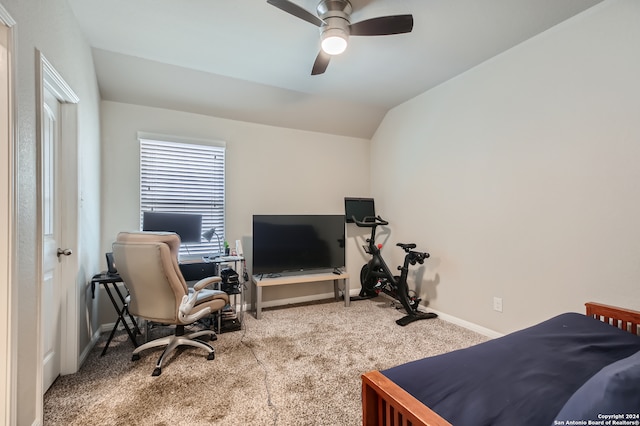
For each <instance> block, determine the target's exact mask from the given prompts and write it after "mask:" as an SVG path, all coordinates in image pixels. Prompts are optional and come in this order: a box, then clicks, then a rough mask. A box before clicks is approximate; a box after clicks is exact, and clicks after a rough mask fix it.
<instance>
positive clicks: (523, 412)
mask: <svg viewBox="0 0 640 426" xmlns="http://www.w3.org/2000/svg"><path fill="white" fill-rule="evenodd" d="M638 351H640V337H638V336H635V335H633V334H631V333H627V332H625V331H622V330H618V329H617V328H615V327H612V326H610V325H608V324H605V323H603V322H600V321H597V320H595V319H593V318H590V317H587V316H585V315H581V314H576V313H567V314H562V315H559V316H557V317H554V318H552V319H550V320H547V321H545V322H542V323H540V324H538V325H535V326H533V327H529V328H526V329H524V330H521V331H518V332H515V333H511V334H508V335H506V336H504V337H500V338H498V339H493V340H491V341H488V342H485V343H481V344H479V345H475V346H472V347H470V348H467V349H461V350H458V351H454V352H450V353H447V354H443V355H438V356H434V357H430V358H424V359H421V360H418V361H414V362H410V363H407V364H403V365H400V366H397V367H394V368H390V369H388V370H384V371H382V374H384V375H385V376H387V377H388V378H389V379H391V380H392V381H393V382H395V383H396V384H398V385H399V386H400V387H401V388H403V389H405V390H406V391H407V392H409V393H410V394H411V395H413V396H414V397H415V398H417V399H418V400H420V401H421V402H422V403H423V404H425V405H426V406H428V407H429V408H431V409H432V410H433V411H435V412H436V413H438V414H439V415H440V416H442V417H443V418H445V419H446V420H447V421H449V422H450V423H451V424H453V425H455V426H485V425H486V426H489V425H491V426H498V425H505V426H506V425H509V426H513V425H518V426H526V425H531V426H540V425H550V424H552V423H553V420H554V418H555V416H556V414H558V412H559V411H560V409H561V408H562V406H563V405H564V403H565V402H566V401H567V400H568V399H569V398H570V397H571V395H572V394H573V393H574V392H575V391H576V390H577V389H578V388H580V386H581V385H582V384H583V383H584V382H586V381H587V380H588V379H589V378H590V377H591V376H593V375H594V374H595V373H597V372H598V371H599V370H600V369H602V368H603V367H604V366H606V365H608V364H611V363H613V362H615V361H618V360H620V359H622V358H626V357H628V356H630V355H632V354H634V353H636V352H638Z"/></svg>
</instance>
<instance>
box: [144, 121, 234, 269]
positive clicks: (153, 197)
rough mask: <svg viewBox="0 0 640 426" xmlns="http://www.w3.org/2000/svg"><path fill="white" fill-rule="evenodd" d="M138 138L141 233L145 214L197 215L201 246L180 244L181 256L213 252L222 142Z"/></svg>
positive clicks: (219, 228) (219, 220) (220, 206)
mask: <svg viewBox="0 0 640 426" xmlns="http://www.w3.org/2000/svg"><path fill="white" fill-rule="evenodd" d="M138 138H139V139H140V229H142V218H143V213H144V212H167V213H192V214H200V215H202V232H203V234H205V235H206V237H203V238H202V242H201V243H189V244H184V243H183V244H182V246H181V247H180V255H181V256H193V257H199V256H203V255H205V256H208V255H211V254H212V253H218V252H219V251H220V248H219V247H221V246H222V244H223V242H224V238H225V222H224V206H225V190H224V188H225V180H224V176H225V146H224V143H223V142H214V141H193V140H183V139H180V138H172V137H160V136H157V135H147V134H142V133H141V134H139V136H138ZM211 229H213V230H214V231H215V234H213V235H211V232H210V230H211ZM207 231H209V233H208V234H207Z"/></svg>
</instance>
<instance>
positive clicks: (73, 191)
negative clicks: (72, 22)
mask: <svg viewBox="0 0 640 426" xmlns="http://www.w3.org/2000/svg"><path fill="white" fill-rule="evenodd" d="M45 87H46V88H47V89H48V90H49V91H50V92H51V93H53V94H54V96H55V97H56V98H57V99H58V101H59V102H60V118H59V123H60V146H61V147H62V150H64V155H59V156H58V158H59V168H60V170H61V171H62V172H63V173H64V178H63V179H61V180H62V182H63V183H69V185H66V186H65V191H63V192H61V193H60V194H58V195H56V196H59V197H62V198H61V199H60V201H61V203H60V204H61V205H63V206H64V214H63V215H62V218H63V219H62V222H61V230H62V237H61V239H60V241H58V244H60V247H65V248H71V249H72V250H73V255H72V256H69V257H68V258H67V259H65V262H64V264H63V266H62V268H61V282H62V306H61V315H62V318H61V324H62V330H61V332H62V333H61V336H60V339H61V345H60V373H61V374H70V373H75V372H76V371H77V370H78V368H79V365H78V363H79V336H78V333H79V323H78V321H79V313H80V312H79V301H80V300H79V299H80V296H79V291H80V290H79V288H78V285H77V283H76V281H77V271H78V255H79V251H80V250H79V247H78V225H77V222H78V221H77V217H78V155H77V153H78V110H77V104H78V102H79V101H80V99H79V98H78V96H77V95H76V94H75V92H74V91H73V89H71V87H70V86H69V85H68V84H67V83H66V81H65V80H64V78H62V76H61V75H60V74H59V73H58V71H56V69H55V68H54V67H53V65H52V64H51V63H50V62H49V61H48V60H47V58H46V57H45V56H44V54H43V53H42V52H41V51H40V50H38V49H36V104H37V108H36V135H37V153H36V163H37V172H36V174H37V178H36V182H37V184H36V187H37V190H36V193H37V194H36V202H37V216H38V219H37V222H38V223H37V231H36V232H37V235H38V247H37V248H36V250H37V251H36V255H37V262H36V264H37V269H38V270H37V277H38V291H37V292H36V297H37V299H38V300H37V301H36V303H37V306H38V309H37V312H38V314H37V316H38V318H36V324H37V326H36V327H37V333H36V334H37V347H38V360H39V363H40V365H39V369H38V375H37V383H36V388H37V389H42V385H43V383H42V377H43V372H42V356H43V348H42V330H41V327H40V324H41V314H42V313H41V311H40V306H41V303H42V300H41V297H40V296H41V288H40V285H41V282H40V279H41V277H42V270H43V268H42V262H43V258H42V250H43V239H42V231H43V226H42V224H43V203H42V196H43V191H42V161H43V157H42V135H43V129H42V114H43V111H42V109H43V104H44V92H45ZM38 405H39V407H40V408H39V409H40V410H42V404H38ZM38 417H40V418H41V417H42V413H38Z"/></svg>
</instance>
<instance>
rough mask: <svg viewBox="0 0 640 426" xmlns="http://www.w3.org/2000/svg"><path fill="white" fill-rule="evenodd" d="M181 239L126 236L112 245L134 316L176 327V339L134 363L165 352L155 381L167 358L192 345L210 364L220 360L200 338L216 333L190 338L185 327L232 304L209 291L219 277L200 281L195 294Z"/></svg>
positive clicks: (144, 346) (146, 346)
mask: <svg viewBox="0 0 640 426" xmlns="http://www.w3.org/2000/svg"><path fill="white" fill-rule="evenodd" d="M179 249H180V237H179V236H178V235H177V234H175V233H172V232H121V233H119V234H118V237H117V239H116V242H115V243H113V256H114V260H115V264H116V265H117V268H118V273H119V274H120V277H121V278H122V281H123V282H124V284H125V285H126V286H127V289H128V290H129V294H130V296H129V297H130V300H129V301H128V309H129V312H130V313H131V314H132V315H134V316H136V317H140V318H143V319H145V320H147V321H151V322H153V323H160V324H166V325H175V326H176V329H175V334H173V335H171V336H167V337H162V338H159V339H156V340H152V341H149V342H147V343H144V344H142V345H140V346H138V347H137V348H136V349H135V350H134V351H133V355H132V357H131V360H132V361H136V360H138V359H140V355H139V354H140V352H142V351H144V350H146V349H149V348H154V347H158V346H166V347H165V349H164V351H163V352H162V355H160V358H159V359H158V362H157V363H156V368H155V369H154V370H153V374H152V376H159V375H160V373H161V372H162V363H163V361H164V360H165V358H166V357H167V356H168V355H169V354H170V353H171V352H172V351H173V350H174V349H175V348H176V347H178V346H180V345H189V346H195V347H198V348H202V349H205V350H207V351H208V352H209V355H208V357H207V359H209V360H212V359H214V358H215V352H214V349H213V347H212V346H211V345H209V344H208V343H206V342H203V341H202V340H195V339H196V338H199V337H203V336H209V338H210V339H211V340H215V338H216V335H215V333H214V332H213V331H212V330H204V331H199V332H195V333H190V334H185V330H184V329H185V326H186V325H189V324H193V323H194V322H196V321H198V320H199V319H201V318H203V317H205V316H207V315H210V314H211V313H213V312H216V311H219V310H221V309H222V308H224V306H225V305H226V304H228V303H229V296H227V294H226V293H224V292H223V291H218V290H208V289H205V287H206V286H208V285H211V284H214V283H219V282H220V281H221V278H220V277H209V278H204V279H202V280H200V281H198V282H197V283H196V284H195V285H194V286H193V289H189V288H188V287H187V283H186V282H185V280H184V277H183V276H182V273H181V272H180V268H179V266H178V250H179Z"/></svg>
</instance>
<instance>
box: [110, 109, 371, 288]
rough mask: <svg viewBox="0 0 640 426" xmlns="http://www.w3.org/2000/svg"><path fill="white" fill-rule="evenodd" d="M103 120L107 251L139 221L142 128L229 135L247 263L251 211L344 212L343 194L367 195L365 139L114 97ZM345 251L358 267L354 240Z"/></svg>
mask: <svg viewBox="0 0 640 426" xmlns="http://www.w3.org/2000/svg"><path fill="white" fill-rule="evenodd" d="M101 119H102V120H101V123H102V143H103V145H102V165H103V185H102V197H103V198H102V203H103V206H104V209H103V221H102V234H101V241H102V242H101V246H102V250H103V251H110V248H111V244H112V242H113V241H114V239H115V237H116V235H117V233H118V232H119V231H122V230H135V229H138V227H139V197H140V196H139V143H138V139H137V132H138V131H143V132H151V133H160V134H165V135H177V136H182V137H189V138H197V139H209V140H222V141H225V142H226V146H227V153H226V161H227V162H226V185H227V187H226V194H227V202H226V228H227V235H226V239H227V240H228V241H230V242H233V241H235V240H236V239H242V240H243V247H244V249H245V252H246V253H245V254H246V255H247V256H248V262H247V263H248V266H249V267H250V266H251V263H250V254H251V250H250V248H251V246H250V236H251V232H252V230H251V226H252V222H251V220H252V215H253V214H344V197H345V196H368V195H369V181H368V176H369V140H367V139H359V138H351V137H343V136H336V135H328V134H322V133H315V132H306V131H300V130H293V129H286V128H279V127H272V126H265V125H261V124H252V123H246V122H240V121H233V120H227V119H221V118H216V117H210V116H204V115H198V114H192V113H185V112H179V111H172V110H166V109H159V108H150V107H143V106H137V105H130V104H123V103H116V102H109V101H103V102H102V106H101ZM347 256H348V262H350V261H351V262H353V265H354V266H353V267H350V265H349V264H348V265H347V267H348V269H350V271H351V270H355V269H357V270H358V271H359V268H360V266H361V264H362V263H363V262H362V259H363V258H362V257H361V256H360V254H359V251H358V249H357V247H356V244H354V243H351V244H349V252H348V253H347ZM356 277H357V273H356ZM352 282H354V281H353V280H352ZM357 282H358V280H357V278H356V280H355V283H357ZM358 285H359V284H358ZM296 287H297V288H296ZM331 288H332V287H330V286H329V285H328V284H326V285H322V286H319V285H315V286H313V285H310V286H308V287H307V288H305V287H304V286H300V287H298V286H285V287H280V288H278V287H276V288H269V289H265V291H264V293H263V294H264V299H265V300H273V299H281V298H290V297H292V296H296V297H298V296H299V297H302V296H303V295H304V294H309V293H316V292H318V291H320V292H327V291H329V290H330V289H331ZM301 292H302V293H301Z"/></svg>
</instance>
